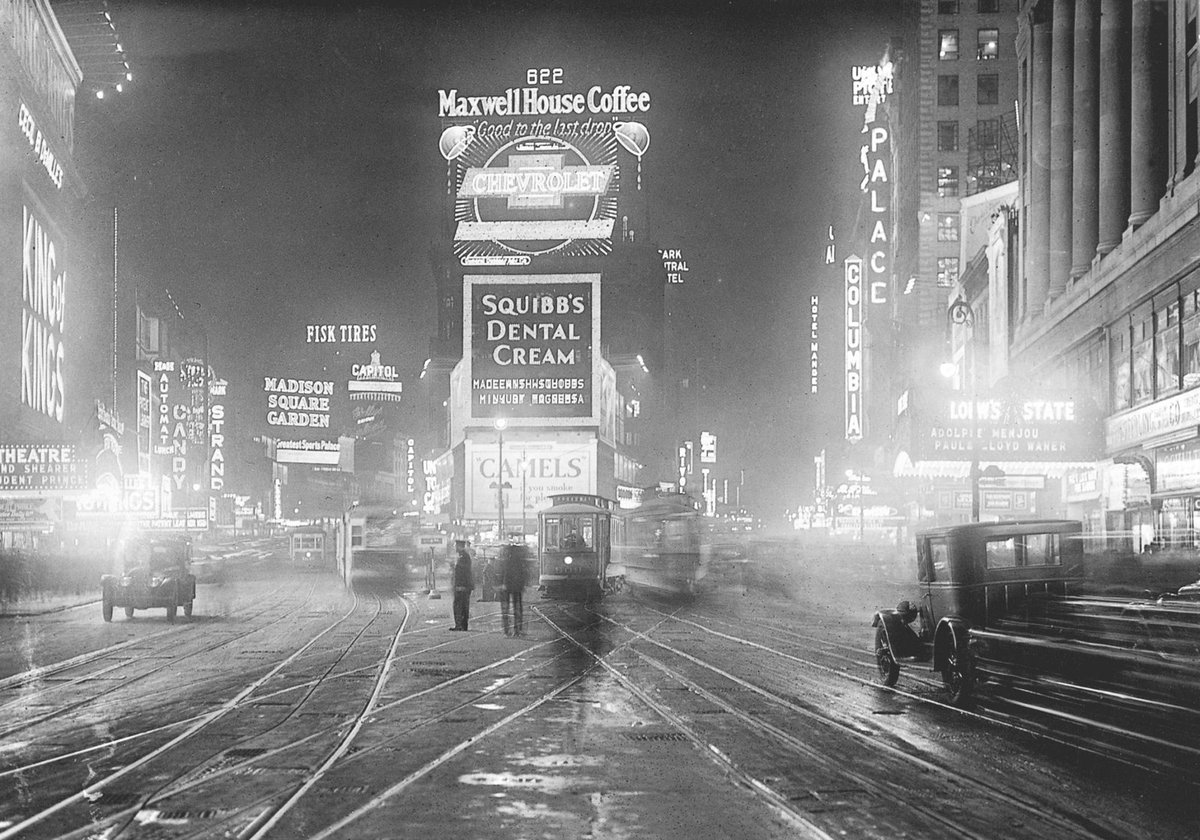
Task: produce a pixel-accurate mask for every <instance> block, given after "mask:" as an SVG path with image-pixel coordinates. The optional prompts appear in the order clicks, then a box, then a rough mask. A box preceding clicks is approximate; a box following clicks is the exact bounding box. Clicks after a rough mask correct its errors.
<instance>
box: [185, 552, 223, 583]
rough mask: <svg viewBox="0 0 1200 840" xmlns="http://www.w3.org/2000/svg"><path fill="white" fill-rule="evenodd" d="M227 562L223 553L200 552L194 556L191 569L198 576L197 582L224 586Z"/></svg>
mask: <svg viewBox="0 0 1200 840" xmlns="http://www.w3.org/2000/svg"><path fill="white" fill-rule="evenodd" d="M227 562H228V560H227V558H226V557H225V555H223V554H199V555H196V556H195V557H193V558H192V562H191V565H190V567H189V571H191V573H192V575H193V576H194V577H195V578H196V583H215V584H216V585H217V586H222V585H224V583H225V580H226V571H225V566H226V563H227Z"/></svg>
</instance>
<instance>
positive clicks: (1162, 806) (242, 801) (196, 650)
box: [0, 552, 1200, 840]
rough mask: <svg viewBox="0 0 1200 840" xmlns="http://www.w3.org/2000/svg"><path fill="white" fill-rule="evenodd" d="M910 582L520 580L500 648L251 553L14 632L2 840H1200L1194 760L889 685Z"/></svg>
mask: <svg viewBox="0 0 1200 840" xmlns="http://www.w3.org/2000/svg"><path fill="white" fill-rule="evenodd" d="M895 577H897V576H896V575H892V574H890V573H889V571H888V570H871V569H863V570H847V569H845V568H844V564H842V565H839V564H838V562H837V561H836V559H835V558H815V557H809V558H801V557H784V558H777V559H776V560H774V561H771V562H770V563H763V564H762V565H760V566H758V567H753V568H737V567H731V568H729V569H718V570H714V572H713V574H712V575H711V576H710V579H709V580H708V585H707V587H706V589H705V591H704V592H703V593H702V594H701V595H700V596H699V597H698V598H696V599H695V600H693V601H690V602H686V603H679V602H670V601H663V600H660V599H656V598H653V597H650V596H648V595H647V594H646V593H638V592H630V591H623V592H621V593H619V594H617V595H615V596H612V597H610V598H608V599H606V600H605V601H604V602H602V603H601V604H598V605H591V606H589V605H583V604H559V603H554V602H546V601H540V600H538V596H537V593H536V592H534V591H532V590H531V591H530V592H528V593H527V608H526V610H527V615H526V618H527V625H528V626H527V631H528V632H527V633H526V635H525V637H524V638H512V637H507V636H505V635H504V634H503V633H502V632H501V625H500V616H499V605H498V604H496V603H492V602H479V601H476V602H474V603H473V604H472V620H471V629H470V631H469V632H467V633H453V632H450V631H449V629H448V628H449V626H450V624H451V620H450V599H449V597H448V596H447V597H444V598H442V599H430V598H429V597H428V596H427V595H426V594H424V593H420V592H417V591H414V589H413V582H412V581H411V580H409V579H408V577H407V575H405V574H404V573H399V574H398V573H397V572H396V570H393V569H386V568H366V569H360V570H358V571H357V573H356V574H355V575H354V577H353V580H352V584H353V585H352V587H350V588H347V587H345V586H343V585H342V581H341V580H340V578H338V576H337V575H336V574H335V573H334V571H333V570H332V569H329V568H325V567H321V566H307V567H294V566H291V565H290V564H289V563H288V562H287V561H286V560H284V559H282V557H280V556H271V555H269V553H265V552H264V553H262V554H261V555H259V556H257V557H254V558H242V562H237V563H231V564H230V574H229V576H228V580H227V582H226V583H224V584H223V585H220V586H218V585H215V584H205V585H202V586H201V587H200V592H199V595H198V598H197V602H196V611H195V615H194V616H193V617H192V619H191V620H190V621H189V620H184V619H182V618H181V619H180V620H179V621H177V622H176V623H175V624H168V623H167V622H166V620H165V616H164V615H163V613H162V612H161V611H147V612H145V613H142V612H139V613H138V614H137V615H136V616H135V617H134V618H133V619H126V618H124V616H118V617H117V618H116V619H114V621H113V622H112V623H111V624H106V623H104V622H103V621H102V620H101V618H100V608H99V606H98V605H88V606H84V607H80V608H77V609H68V610H64V611H60V612H54V613H48V614H45V615H38V616H30V617H25V618H8V619H4V620H2V621H0V651H3V653H2V655H0V669H2V670H0V709H2V710H3V715H0V790H3V791H4V795H3V796H0V840H3V838H6V837H18V836H19V837H68V838H73V837H77V838H100V837H103V838H117V837H126V838H192V837H197V838H199V837H242V838H251V837H282V838H293V837H306V838H308V837H314V838H319V837H339V838H340V837H345V838H359V837H362V838H368V837H369V838H390V837H450V836H454V837H472V838H493V837H495V838H541V837H545V838H561V837H571V838H575V837H578V838H664V840H675V839H676V838H680V840H683V839H685V838H686V840H693V838H695V837H699V836H703V837H711V838H715V837H738V838H774V837H779V838H784V837H788V838H795V837H802V838H807V837H814V838H824V837H852V838H855V837H880V838H883V837H887V838H896V837H914V838H916V837H919V838H962V837H976V838H993V837H994V838H1000V837H1004V838H1025V837H1028V838H1035V837H1036V838H1046V837H1055V838H1113V840H1116V838H1137V837H1154V838H1167V840H1171V838H1192V837H1195V826H1196V825H1197V824H1200V806H1197V804H1196V803H1197V802H1200V798H1198V797H1197V796H1196V793H1197V787H1196V786H1195V785H1194V783H1193V782H1191V781H1188V780H1187V779H1186V778H1185V777H1189V776H1190V777H1192V778H1194V777H1195V776H1196V775H1198V774H1197V772H1196V771H1197V766H1196V764H1195V763H1194V762H1193V761H1191V760H1190V758H1189V756H1188V755H1187V754H1183V755H1181V754H1179V753H1178V752H1177V751H1167V752H1161V751H1157V750H1156V748H1155V747H1154V745H1153V744H1147V745H1146V754H1145V758H1146V760H1145V761H1142V760H1140V758H1139V756H1138V755H1137V753H1136V752H1134V753H1132V754H1130V753H1129V752H1128V751H1126V752H1125V753H1123V754H1121V755H1119V756H1118V755H1116V751H1115V750H1114V749H1111V748H1110V747H1109V746H1108V745H1106V741H1105V738H1104V736H1103V733H1102V732H1100V731H1099V730H1097V729H1095V728H1094V727H1090V726H1088V725H1086V724H1079V722H1078V721H1071V720H1067V719H1066V718H1065V717H1062V716H1056V715H1055V713H1054V711H1053V710H1050V711H1049V712H1046V711H1045V710H1041V711H1038V712H1034V711H1028V712H1027V713H1026V714H1021V715H1017V714H1014V712H1013V710H1012V708H1011V707H1010V705H1011V704H1010V705H1005V704H1004V703H1001V702H993V701H991V700H989V699H988V697H987V696H986V695H985V696H984V697H983V698H981V701H980V704H979V706H978V707H977V708H975V709H973V710H971V711H968V712H962V711H958V710H955V709H952V708H950V707H948V706H947V705H945V703H944V702H943V699H942V696H941V690H940V687H939V684H938V681H937V679H936V678H935V676H934V675H933V674H932V673H930V672H929V671H928V669H927V667H921V666H913V667H911V668H907V667H906V669H905V671H904V673H903V675H902V677H901V679H900V682H899V684H898V685H897V686H896V689H895V690H889V689H883V688H881V687H879V686H878V685H876V684H875V682H874V680H875V665H874V659H873V655H872V650H871V638H872V636H871V632H870V626H869V625H870V616H871V613H872V611H873V610H874V609H876V608H878V607H880V606H888V605H891V604H893V603H894V602H895V601H896V599H897V598H899V597H904V596H905V595H906V594H907V588H906V586H905V585H904V583H903V582H889V578H895ZM834 581H836V583H835V582H834ZM476 595H477V596H478V593H476Z"/></svg>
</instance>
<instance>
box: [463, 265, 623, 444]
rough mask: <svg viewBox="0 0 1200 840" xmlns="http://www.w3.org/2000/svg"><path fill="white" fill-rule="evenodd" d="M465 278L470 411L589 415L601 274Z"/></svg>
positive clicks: (487, 414)
mask: <svg viewBox="0 0 1200 840" xmlns="http://www.w3.org/2000/svg"><path fill="white" fill-rule="evenodd" d="M466 282H467V293H466V294H465V295H464V301H463V305H464V308H465V309H466V311H465V312H464V317H463V333H464V335H463V345H464V347H467V348H469V350H468V351H467V353H466V358H467V359H468V360H469V364H470V366H469V368H468V370H467V376H468V378H469V381H470V400H471V411H470V416H471V417H477V418H494V417H500V416H503V417H506V418H509V419H512V418H519V417H537V418H555V419H567V418H582V419H586V420H588V421H590V420H591V419H592V418H593V416H594V414H595V410H596V407H597V402H596V400H595V399H594V396H593V395H594V394H595V390H596V377H595V373H594V362H595V359H596V357H597V355H598V353H599V351H598V348H597V347H596V342H597V340H598V339H599V336H600V279H599V275H596V274H543V275H504V276H483V275H480V276H468V277H467V279H466Z"/></svg>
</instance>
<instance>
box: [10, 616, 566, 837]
mask: <svg viewBox="0 0 1200 840" xmlns="http://www.w3.org/2000/svg"><path fill="white" fill-rule="evenodd" d="M405 620H406V621H407V616H406V619H405ZM364 629H365V628H364ZM406 635H407V634H406ZM399 639H400V634H399V633H398V634H397V636H396V639H395V640H396V641H398V640H399ZM457 641H461V640H451V642H450V643H453V642H457ZM558 641H559V639H558V638H555V639H551V640H548V641H545V642H540V643H538V644H536V645H533V646H530V647H528V648H523V649H522V650H521V651H518V652H516V653H514V654H512V655H511V656H509V657H506V658H504V659H501V660H497V661H496V662H491V663H488V664H487V665H484V666H482V667H480V668H477V669H474V670H473V671H471V672H468V673H466V674H461V675H458V676H455V677H452V678H450V679H448V680H444V681H442V682H440V683H438V684H436V685H433V686H428V687H426V688H424V689H421V690H419V691H416V692H413V693H411V694H409V695H406V696H405V697H402V698H399V699H397V700H393V701H390V702H389V703H386V704H383V705H376V706H374V707H373V708H370V709H369V710H365V711H363V712H361V713H360V715H359V716H358V717H356V718H355V719H354V720H350V721H340V722H338V724H337V725H336V726H335V727H334V728H333V729H332V730H330V731H331V732H335V733H336V732H342V731H344V730H351V729H353V728H354V727H355V726H356V725H357V726H359V727H360V728H361V724H362V723H363V722H365V721H367V719H368V718H372V717H376V716H378V715H380V714H381V713H383V712H385V711H387V710H389V709H391V708H394V707H396V706H399V705H401V704H403V703H406V702H410V701H412V700H415V699H418V698H420V697H423V696H426V695H428V694H432V693H434V692H436V691H441V690H443V689H446V688H449V687H451V686H453V685H456V684H458V683H460V682H463V681H465V680H467V679H470V678H472V677H478V676H480V675H482V674H484V673H486V672H488V671H491V670H495V669H496V668H500V667H502V666H504V665H506V664H509V663H511V662H512V661H513V660H516V659H519V658H523V657H525V656H527V655H528V654H529V652H530V651H533V650H537V649H538V648H542V647H545V646H548V645H552V644H556V643H557V642H558ZM445 644H446V643H445V642H440V643H438V644H437V645H433V646H430V647H428V648H425V649H423V650H419V651H414V652H411V653H410V654H408V655H410V656H414V655H421V654H422V653H427V652H429V651H430V650H432V649H435V648H438V647H442V646H444V645H445ZM562 655H563V654H559V655H556V656H554V657H551V658H550V659H547V660H545V661H540V662H537V663H534V664H533V665H531V666H530V667H528V668H527V669H525V671H524V673H522V674H518V675H515V676H514V677H512V678H510V679H507V680H506V681H505V682H504V683H502V684H500V685H497V686H495V687H494V688H492V689H490V690H488V691H485V692H482V693H480V694H479V695H476V696H475V697H473V698H471V699H469V700H464V701H463V702H461V703H459V704H457V705H455V706H453V707H450V708H448V709H444V710H442V711H440V712H438V713H436V714H434V715H430V716H427V717H425V718H423V719H421V720H419V721H416V722H414V723H413V724H411V725H410V726H409V727H408V728H407V729H406V730H404V731H403V732H400V733H397V734H396V735H394V736H392V737H389V738H388V739H387V740H385V741H383V742H380V743H378V744H375V745H372V746H370V747H366V748H362V749H359V750H357V751H356V752H354V753H353V754H349V755H346V754H345V753H346V752H347V749H348V748H349V746H350V742H351V741H352V740H353V735H354V734H356V733H354V732H351V733H350V735H349V737H346V736H343V738H344V740H343V745H344V746H345V747H346V749H342V750H341V752H340V753H339V754H338V755H337V757H336V760H335V761H334V762H327V765H326V769H328V767H332V766H333V764H334V763H336V764H337V766H338V767H339V768H340V767H342V766H345V765H347V764H350V763H353V762H356V761H358V760H359V759H360V758H365V757H366V756H368V755H370V754H372V753H376V752H380V751H383V750H386V749H388V748H390V746H391V744H392V743H393V742H394V741H396V740H398V739H400V738H403V737H405V736H407V735H408V734H411V732H413V731H415V730H417V729H420V728H422V727H424V726H428V725H430V724H432V723H435V722H437V721H439V720H441V719H443V718H445V717H446V716H447V715H450V714H454V713H455V712H456V711H458V710H461V709H462V708H464V707H467V706H469V705H471V704H472V703H475V702H478V700H479V699H481V698H485V697H487V696H490V695H492V694H495V693H496V692H498V691H500V690H501V689H502V688H504V687H505V686H509V685H511V684H512V683H513V682H515V681H516V680H518V679H521V678H523V677H524V676H526V675H528V674H531V673H533V672H534V671H537V670H540V669H542V668H544V667H546V666H547V665H548V664H550V663H551V662H554V661H556V660H557V659H559V658H560V657H561V656H562ZM404 658H405V657H404V656H400V655H397V654H396V652H395V644H393V646H392V648H391V650H389V653H388V655H387V656H386V657H385V659H384V660H383V661H382V662H383V664H384V667H386V668H390V667H391V665H392V664H394V663H396V662H399V661H402V660H403V659H404ZM377 664H378V663H377ZM356 670H361V669H356ZM341 676H344V674H341V675H339V678H340V677H341ZM311 682H319V680H315V681H310V683H311ZM383 682H384V681H380V682H378V683H377V689H378V688H379V687H381V686H382V685H383ZM296 688H297V686H293V687H289V688H287V689H282V690H281V692H283V691H294V690H296ZM281 692H276V693H281ZM268 696H272V695H268ZM255 699H261V698H255ZM376 699H377V698H376ZM247 702H252V701H250V700H247ZM263 734H264V733H262V732H260V733H257V734H255V735H253V736H248V737H246V738H241V739H239V740H238V741H236V742H235V743H234V744H233V745H226V746H225V747H223V748H222V752H225V753H227V752H228V751H229V750H231V749H235V748H236V747H237V746H238V745H244V744H246V743H250V742H252V741H253V740H255V739H257V738H259V737H261V736H262V735H263ZM327 734H328V733H327V732H316V733H313V734H310V735H307V736H305V737H303V738H300V739H297V740H294V741H292V742H290V743H287V744H283V745H280V746H278V747H276V748H273V749H271V750H268V751H267V752H265V753H263V754H261V755H256V756H253V757H249V758H246V759H244V760H242V761H240V762H236V763H234V764H231V765H226V766H223V767H221V768H220V769H219V770H216V771H212V770H211V769H202V770H201V771H200V772H199V774H198V775H197V777H196V778H194V779H192V780H186V781H184V782H183V783H182V784H178V785H176V786H175V787H172V788H171V789H169V790H161V789H160V790H159V791H158V792H156V793H155V794H152V795H151V796H150V797H145V798H143V799H142V800H141V801H139V802H138V803H137V804H135V805H132V806H129V807H123V808H122V809H121V810H120V811H118V812H114V813H112V814H108V815H106V816H105V818H104V823H106V824H111V823H113V822H117V821H119V820H122V819H125V820H128V819H129V818H131V817H133V816H135V815H136V814H137V813H139V812H140V811H142V810H144V809H146V808H148V807H149V806H151V805H153V804H154V803H156V802H158V801H161V800H164V799H166V798H168V797H170V796H175V795H178V794H180V793H183V792H186V791H188V790H190V789H194V788H195V787H197V786H200V785H202V784H205V783H208V782H210V781H214V780H217V779H219V778H222V777H224V776H227V775H230V774H235V773H237V772H239V771H243V770H245V769H247V768H249V767H252V766H254V765H255V764H256V763H259V762H262V761H264V760H265V759H267V758H270V757H276V756H278V755H281V754H284V753H286V752H287V751H289V750H292V749H295V748H297V747H299V746H302V745H303V744H306V743H308V742H311V741H312V740H314V739H316V738H319V737H322V736H325V735H327ZM314 783H315V780H314ZM305 784H307V783H305ZM308 786H311V785H308ZM306 789H307V788H306ZM278 795H279V794H278V792H276V793H273V794H271V795H270V796H266V797H263V798H260V799H259V800H256V801H255V802H254V803H250V804H248V805H244V806H242V807H240V808H238V809H236V811H237V813H236V814H235V815H231V817H230V819H236V818H237V816H238V815H242V814H245V812H246V811H247V810H249V809H251V808H253V807H254V806H255V805H258V804H263V803H266V802H270V801H274V800H275V799H276V798H277V797H278ZM269 819H271V818H270V817H269V816H268V815H267V814H261V815H259V816H258V817H257V818H256V820H255V824H256V825H259V824H263V823H265V822H266V821H267V820H269ZM271 822H272V824H273V823H274V821H273V820H272V821H271ZM97 829H98V826H97V825H90V826H88V827H87V828H85V829H79V830H77V831H76V832H72V833H70V834H67V835H64V838H70V837H90V836H95V832H96V831H97ZM211 829H212V826H211V825H210V826H207V827H205V828H204V829H202V830H200V831H199V832H198V833H197V834H195V835H194V836H198V837H199V836H206V834H207V832H208V831H211ZM123 830H124V829H120V830H118V833H117V835H113V836H119V833H120V831H123ZM2 836H3V835H0V837H2ZM185 836H193V835H185ZM241 836H243V837H248V836H250V835H247V834H246V833H245V832H243V833H242V835H241Z"/></svg>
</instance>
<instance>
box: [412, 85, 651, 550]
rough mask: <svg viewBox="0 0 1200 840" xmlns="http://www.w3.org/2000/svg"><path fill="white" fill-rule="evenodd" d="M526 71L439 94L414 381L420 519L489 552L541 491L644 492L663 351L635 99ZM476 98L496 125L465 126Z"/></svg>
mask: <svg viewBox="0 0 1200 840" xmlns="http://www.w3.org/2000/svg"><path fill="white" fill-rule="evenodd" d="M530 74H531V75H530V76H529V77H527V78H524V79H513V80H511V82H510V86H508V87H505V88H504V89H503V90H496V91H487V92H485V93H486V95H485V96H482V97H478V96H475V92H474V91H471V92H468V91H462V90H459V89H457V88H447V89H443V90H441V91H439V96H438V116H439V118H440V119H441V121H442V128H443V131H442V134H441V137H440V142H439V150H440V152H441V154H442V156H443V158H444V159H445V161H446V197H445V219H446V227H445V230H444V234H443V236H442V238H441V239H440V240H439V241H438V242H436V243H434V245H433V248H432V260H431V262H432V265H433V270H434V275H435V278H436V284H437V295H438V305H437V313H438V324H437V333H436V336H435V337H434V338H433V341H432V342H431V354H430V359H429V361H428V362H427V364H426V366H425V371H424V373H423V375H422V384H421V388H422V390H423V393H422V396H423V398H424V399H425V400H426V401H427V405H428V412H427V415H426V417H427V420H428V422H429V425H430V428H431V430H432V431H434V432H435V437H434V438H433V443H432V445H431V446H430V447H428V449H427V450H426V452H424V453H423V457H424V460H425V462H426V463H425V467H424V470H423V471H424V474H425V478H426V482H427V491H426V500H427V502H428V504H427V506H426V508H425V513H426V514H427V515H428V516H429V517H430V518H432V519H433V520H434V521H438V522H440V523H441V524H445V525H449V526H450V527H451V528H452V529H453V530H455V531H457V532H460V533H466V534H491V535H494V536H495V537H498V538H499V537H504V536H506V535H507V534H508V533H512V532H515V531H528V530H532V524H533V523H534V522H535V521H536V512H537V510H538V509H540V508H541V507H544V506H545V505H547V504H548V498H549V496H551V495H554V494H558V493H590V494H598V495H602V496H606V497H608V498H626V497H627V500H628V501H630V502H633V501H634V496H635V491H636V490H637V488H639V487H640V486H641V485H642V484H643V483H647V481H652V480H653V479H648V477H647V475H648V470H649V464H648V460H649V459H648V458H647V457H645V455H643V450H644V447H646V446H647V445H648V443H649V438H648V437H647V436H646V435H644V434H642V432H643V431H644V428H645V422H646V418H647V417H648V416H651V415H652V413H653V412H652V411H651V410H650V409H651V406H650V405H648V404H647V402H646V401H645V400H644V399H643V398H642V397H643V395H644V394H645V393H647V391H648V390H649V389H648V387H647V385H648V377H650V376H651V375H652V373H651V372H652V371H654V370H655V368H656V366H658V365H660V363H661V360H662V359H663V355H664V354H663V348H662V335H663V330H662V329H661V325H662V323H663V318H664V314H663V313H664V289H665V279H666V278H665V270H664V269H663V265H662V262H661V259H660V257H659V255H658V252H657V249H656V248H655V247H654V245H653V244H652V243H651V241H650V239H649V237H648V236H647V231H646V203H647V202H646V193H647V183H648V178H647V176H646V174H645V173H644V172H643V168H642V164H643V161H642V157H643V155H644V154H645V153H646V152H647V150H648V149H649V146H650V128H649V127H648V126H647V122H648V121H649V116H648V115H649V114H650V112H651V104H652V99H653V97H652V94H651V92H648V91H644V90H639V89H637V88H636V87H634V86H630V85H617V86H615V87H603V86H600V85H593V84H590V82H589V80H587V79H584V80H582V82H584V83H581V80H579V79H574V78H571V77H570V75H569V73H568V72H567V71H565V70H564V69H561V68H553V69H548V70H544V71H530ZM468 93H470V94H471V95H470V96H468ZM476 101H483V102H485V103H486V108H487V109H488V113H489V114H492V115H494V116H495V117H496V118H495V119H492V118H489V119H479V118H477V116H473V114H476V115H477V114H478V112H477V111H475V110H474V106H473V105H472V104H471V103H472V102H476Z"/></svg>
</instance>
